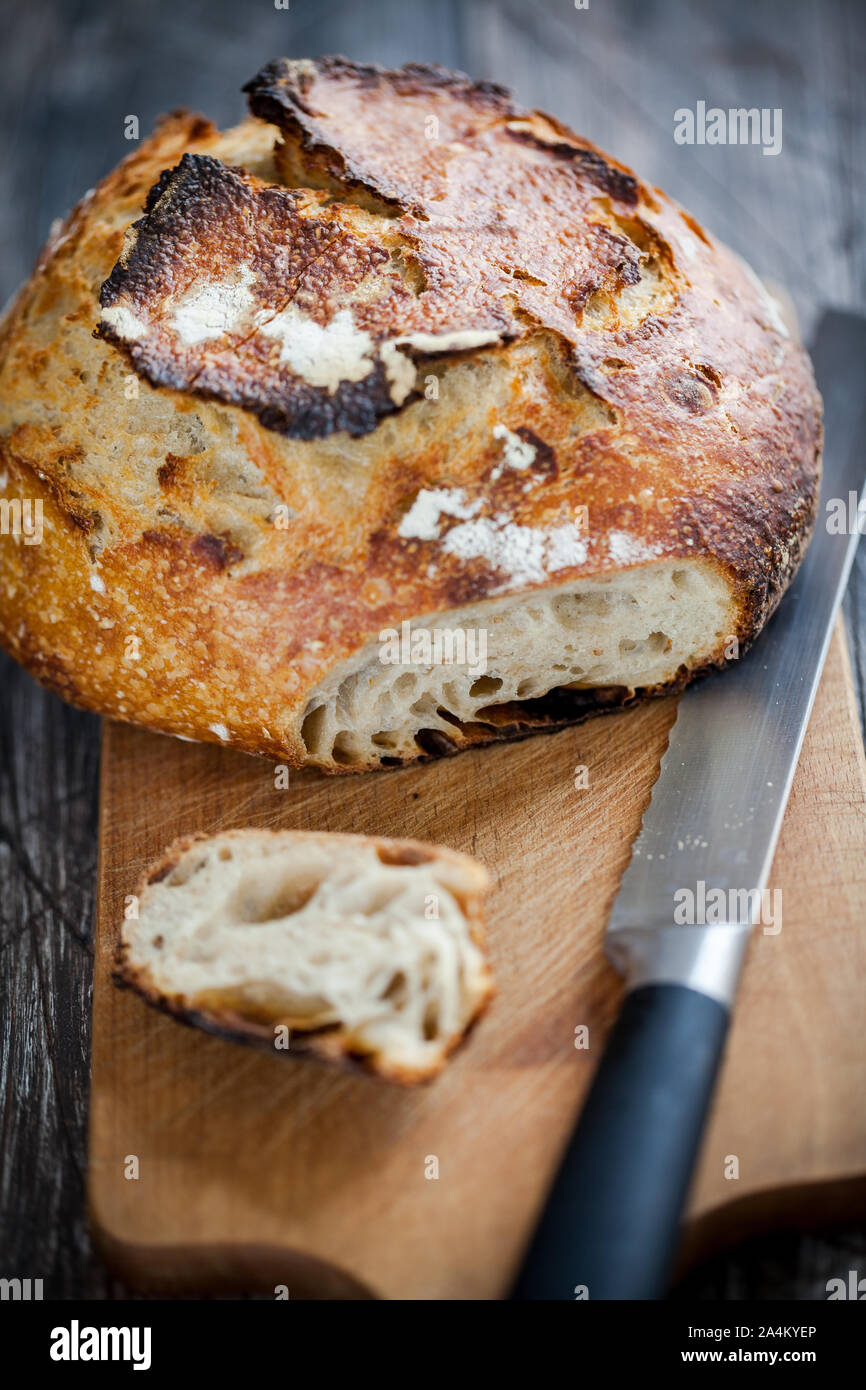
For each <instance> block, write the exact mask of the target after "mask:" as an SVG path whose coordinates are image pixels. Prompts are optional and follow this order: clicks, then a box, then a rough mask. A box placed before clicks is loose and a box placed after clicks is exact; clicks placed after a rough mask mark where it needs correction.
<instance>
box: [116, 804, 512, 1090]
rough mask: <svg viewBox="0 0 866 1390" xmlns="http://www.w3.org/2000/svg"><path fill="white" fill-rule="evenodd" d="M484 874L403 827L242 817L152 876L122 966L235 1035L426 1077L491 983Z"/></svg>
mask: <svg viewBox="0 0 866 1390" xmlns="http://www.w3.org/2000/svg"><path fill="white" fill-rule="evenodd" d="M487 887H488V876H487V873H486V871H485V870H484V869H483V868H482V867H481V865H480V864H478V863H476V862H475V861H474V860H472V859H470V858H468V857H467V856H465V855H462V854H457V853H455V852H453V851H451V850H445V849H440V848H438V847H436V846H432V845H424V844H420V843H418V842H415V841H409V840H377V839H373V838H369V837H367V836H363V835H337V834H327V833H315V832H310V833H306V832H302V831H282V832H268V831H232V832H228V833H225V834H222V835H216V836H213V837H210V838H206V837H198V838H194V839H188V840H182V841H178V842H177V843H176V844H174V845H173V846H171V847H170V848H169V849H168V850H167V851H166V853H165V855H164V856H163V858H162V859H161V860H160V861H159V862H158V863H157V864H155V865H153V866H152V868H151V869H150V871H149V872H148V873H147V874H146V875H145V879H144V882H143V883H142V884H141V885H140V890H139V916H138V917H137V918H136V919H135V920H130V921H125V922H124V923H123V928H122V932H121V937H120V942H119V946H118V953H117V970H116V977H117V979H118V982H119V983H121V984H126V985H129V986H131V987H132V988H133V989H136V990H137V991H138V992H139V993H141V994H142V995H143V996H144V998H145V999H147V1000H148V1002H149V1003H151V1004H154V1005H156V1006H157V1007H160V1008H162V1009H164V1010H165V1011H167V1012H168V1013H170V1014H173V1015H174V1016H175V1017H178V1018H180V1019H181V1020H182V1021H185V1022H187V1023H192V1024H195V1025H197V1026H200V1027H202V1028H204V1029H206V1030H207V1031H210V1032H215V1033H218V1034H219V1035H221V1036H224V1037H226V1038H229V1039H233V1040H236V1041H240V1042H247V1043H251V1044H253V1045H256V1046H259V1047H263V1048H268V1049H273V1050H274V1051H276V1052H277V1053H278V1055H282V1056H286V1057H291V1056H292V1055H293V1054H294V1053H299V1055H302V1056H304V1055H310V1054H312V1055H315V1056H318V1057H320V1058H323V1059H325V1060H329V1061H340V1062H342V1063H344V1064H353V1065H357V1066H361V1067H363V1068H365V1069H367V1070H371V1071H373V1072H375V1073H376V1074H378V1075H380V1076H384V1077H386V1078H388V1079H390V1080H395V1081H405V1082H413V1081H419V1080H425V1079H428V1078H429V1077H431V1076H433V1075H435V1074H436V1072H437V1071H439V1070H440V1068H441V1067H442V1065H443V1063H444V1061H445V1058H446V1057H447V1055H448V1053H449V1052H450V1051H451V1050H452V1049H453V1048H454V1047H455V1046H456V1045H457V1044H458V1043H459V1042H460V1040H461V1039H462V1038H463V1037H464V1035H465V1033H466V1031H467V1029H468V1028H469V1026H470V1024H471V1023H472V1022H473V1020H474V1019H475V1018H476V1017H477V1016H478V1014H479V1012H480V1011H481V1010H482V1009H483V1007H484V1005H485V1004H486V1003H487V1001H488V999H489V997H490V995H491V992H492V981H491V975H490V970H489V967H488V965H487V961H486V957H485V954H484V950H483V929H482V901H483V895H484V893H485V891H486V889H487Z"/></svg>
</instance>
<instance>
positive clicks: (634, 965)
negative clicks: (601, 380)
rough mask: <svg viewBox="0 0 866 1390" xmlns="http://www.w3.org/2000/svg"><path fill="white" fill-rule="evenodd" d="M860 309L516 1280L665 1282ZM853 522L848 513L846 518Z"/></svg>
mask: <svg viewBox="0 0 866 1390" xmlns="http://www.w3.org/2000/svg"><path fill="white" fill-rule="evenodd" d="M864 361H866V319H862V318H860V317H858V316H856V315H852V314H844V313H838V312H830V313H827V314H825V315H824V317H823V318H822V320H821V323H820V325H819V329H818V334H817V337H816V342H815V347H814V350H813V362H814V365H815V373H816V377H817V380H818V385H819V388H820V389H821V392H822V394H823V397H824V413H825V438H824V467H823V478H822V486H821V499H820V505H819V510H818V516H817V520H816V523H815V531H814V534H813V538H812V541H811V544H810V546H809V549H808V551H807V553H806V557H805V559H804V561H803V563H802V565H801V567H800V569H799V571H798V573H797V576H796V578H795V579H794V582H793V583H792V585H791V587H790V589H789V591H788V593H787V594H786V595H785V597H784V599H783V600H782V602H781V604H780V606H779V609H778V611H777V613H776V614H775V615H774V617H773V618H772V619H771V620H770V622H769V623H768V625H767V627H766V628H765V629H764V631H763V632H762V633H761V635H760V636H759V638H758V639H757V641H756V642H755V643H754V645H753V647H752V649H751V651H749V652H748V653H747V654H746V655H745V656H744V657H743V658H742V660H741V661H740V662H739V663H737V664H736V665H734V666H732V667H729V668H728V669H727V670H726V671H724V672H721V673H718V674H715V675H712V676H709V677H707V678H706V679H705V680H703V681H701V682H700V683H699V684H697V685H696V686H694V687H693V688H692V689H690V690H689V691H687V692H686V694H685V695H684V696H683V697H682V699H681V701H680V704H679V708H678V712H677V717H676V720H675V722H674V724H673V727H672V729H671V734H670V739H669V743H668V747H667V750H666V752H665V754H664V756H663V758H662V761H661V766H660V771H659V777H658V780H657V782H656V784H655V786H654V788H653V792H652V798H651V801H650V804H649V807H648V808H647V810H646V812H645V814H644V817H643V821H642V825H641V829H640V833H639V835H638V837H637V839H636V841H635V843H634V846H633V849H632V857H631V861H630V863H629V865H628V868H627V869H626V871H625V873H624V875H623V878H622V883H621V886H620V890H619V893H618V894H617V897H616V900H615V902H614V906H613V910H612V912H611V917H610V922H609V925H608V930H607V936H606V942H605V946H606V951H607V954H608V956H609V958H610V960H611V961H612V963H613V964H614V965H615V966H616V967H617V969H618V970H620V972H621V973H622V974H623V975H624V976H625V978H626V991H627V992H626V997H625V1003H624V1006H623V1009H622V1012H621V1014H620V1017H619V1019H618V1021H617V1023H616V1024H615V1026H614V1029H613V1031H612V1034H611V1037H610V1039H609V1041H608V1045H607V1048H606V1050H605V1053H604V1056H603V1058H602V1061H601V1064H600V1066H599V1068H598V1071H597V1073H596V1076H595V1079H594V1081H593V1085H592V1087H591V1090H590V1093H589V1096H588V1098H587V1101H586V1104H585V1105H584V1108H583V1111H582V1114H581V1117H580V1120H579V1123H578V1126H577V1129H576V1131H575V1133H574V1134H573V1136H572V1138H571V1140H570V1142H569V1144H568V1145H567V1146H566V1150H565V1155H564V1157H563V1160H562V1162H561V1165H560V1167H559V1170H558V1173H557V1176H556V1179H555V1181H554V1184H553V1187H552V1189H551V1192H550V1195H549V1198H548V1201H547V1204H546V1207H545V1210H544V1213H543V1215H542V1218H541V1221H540V1224H539V1226H538V1229H537V1231H536V1233H535V1236H534V1238H533V1240H532V1242H531V1244H530V1247H529V1250H528V1253H527V1255H526V1258H525V1261H524V1264H523V1267H522V1269H521V1272H520V1275H519V1278H518V1281H517V1284H516V1285H515V1288H514V1291H513V1293H512V1298H514V1299H518V1300H526V1299H554V1300H561V1299H573V1298H583V1297H588V1298H603V1299H604V1298H623V1299H640V1298H660V1297H662V1296H663V1295H664V1292H665V1289H666V1287H667V1281H668V1279H669V1275H670V1270H671V1266H672V1263H673V1258H674V1255H675V1251H676V1243H677V1237H678V1229H679V1222H680V1218H681V1214H682V1209H683V1206H684V1204H685V1200H686V1196H687V1194H688V1187H689V1183H690V1180H691V1175H692V1171H693V1168H694V1163H695V1160H696V1158H697V1154H698V1149H699V1145H700V1138H701V1134H702V1131H703V1127H704V1122H705V1119H706V1115H707V1112H708V1109H709V1104H710V1100H711V1098H712V1092H713V1088H714V1084H715V1079H716V1076H717V1073H718V1069H719V1064H720V1062H721V1058H722V1054H723V1050H724V1042H725V1037H726V1034H727V1029H728V1023H729V1019H730V1010H731V1006H732V1004H733V1000H734V995H735V992H736V986H737V981H738V978H739V974H740V970H741V967H742V962H743V958H744V955H745V950H746V946H747V943H748V939H749V936H750V933H751V931H752V929H753V928H755V927H756V926H757V925H758V924H760V925H761V928H762V929H763V930H765V931H770V932H772V933H773V934H776V933H777V932H778V930H779V929H780V928H781V925H782V923H781V919H780V904H779V903H778V900H777V898H776V896H774V897H772V898H771V897H770V896H769V893H768V890H767V882H768V879H769V875H770V869H771V866H772V862H773V855H774V853H775V849H776V843H777V841H778V837H779V831H780V829H781V824H782V818H783V816H784V812H785V806H786V804H787V800H788V794H789V792H790V789H791V784H792V782H793V778H794V773H795V771H796V766H797V759H798V757H799V754H800V749H801V747H802V743H803V738H804V737H805V732H806V728H807V725H808V722H809V715H810V713H811V710H812V705H813V703H814V699H815V693H816V691H817V688H818V683H819V680H820V677H821V672H822V669H823V666H824V660H825V658H826V655H827V649H828V647H829V643H830V638H831V635H832V630H833V623H834V619H835V616H836V613H837V611H838V608H839V604H840V602H841V599H842V595H843V593H844V590H845V586H846V584H847V580H848V576H849V573H850V570H851V565H852V563H853V560H854V553H855V549H856V546H857V541H858V539H859V534H860V528H861V526H862V527H863V529H866V514H864V509H863V507H862V506H861V505H860V498H861V491H862V487H863V478H864V451H863V439H864V436H866V429H864V427H866V392H864V389H863V387H864V380H863V378H864V369H863V363H864ZM843 525H844V528H845V529H842V528H843Z"/></svg>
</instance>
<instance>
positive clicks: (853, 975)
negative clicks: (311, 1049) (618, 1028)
mask: <svg viewBox="0 0 866 1390" xmlns="http://www.w3.org/2000/svg"><path fill="white" fill-rule="evenodd" d="M674 713H675V701H673V700H665V701H659V702H654V703H650V704H648V705H646V706H644V707H643V708H641V709H639V710H635V711H632V712H629V713H625V714H619V715H614V716H608V717H605V718H599V719H595V720H593V721H592V722H590V723H588V724H585V725H583V726H581V727H579V728H576V729H571V730H567V731H565V732H562V733H559V734H556V735H553V736H548V737H539V738H533V739H530V740H527V741H526V742H523V743H520V744H516V745H511V746H499V747H494V748H490V749H486V750H483V751H479V752H476V753H468V754H462V755H461V756H459V757H456V758H453V759H449V760H446V761H442V762H439V763H437V764H433V765H430V766H426V767H417V768H409V769H406V770H403V771H399V772H388V773H378V774H374V775H370V776H367V777H352V778H339V779H333V778H324V777H321V776H319V775H317V774H313V773H292V774H291V777H290V779H289V781H290V784H289V787H288V789H283V790H278V789H277V788H276V786H275V777H274V768H273V766H272V765H271V764H270V763H267V762H265V761H260V760H258V759H252V758H247V757H244V756H242V755H239V754H233V753H231V752H229V751H226V750H223V749H220V748H216V747H210V746H201V745H195V744H186V743H180V742H177V741H176V740H174V739H170V738H162V737H159V736H157V735H150V734H146V733H143V732H141V731H139V730H135V729H132V728H128V727H126V726H123V725H119V724H107V725H106V727H105V736H104V744H103V765H102V810H101V851H100V869H99V876H100V881H99V918H98V925H97V949H96V978H95V994H94V1021H93V1080H92V1097H91V1122H90V1174H89V1186H90V1208H91V1215H92V1222H93V1227H94V1233H95V1236H96V1239H97V1242H98V1245H99V1247H100V1249H101V1251H102V1252H103V1254H104V1256H105V1258H106V1259H107V1260H108V1262H109V1263H110V1265H111V1266H112V1267H113V1268H114V1269H115V1270H116V1271H117V1272H118V1274H119V1275H120V1276H121V1277H122V1278H123V1279H125V1280H126V1281H127V1282H128V1283H130V1284H132V1285H133V1286H135V1287H138V1288H142V1289H149V1290H161V1291H165V1292H176V1293H181V1292H187V1293H196V1292H197V1293H203V1292H208V1291H217V1290H254V1289H266V1290H270V1291H273V1290H274V1289H275V1288H276V1287H277V1286H286V1287H287V1288H288V1290H289V1293H290V1296H292V1297H304V1296H315V1297H345V1296H362V1297H363V1296H381V1297H386V1298H407V1299H416V1298H420V1299H443V1298H444V1299H448V1298H461V1299H462V1298H467V1299H491V1298H497V1297H501V1296H502V1295H503V1294H504V1292H505V1291H506V1290H507V1288H508V1285H509V1282H510V1278H511V1275H512V1272H513V1270H514V1267H515V1264H516V1262H517V1260H518V1258H519V1254H520V1251H521V1249H522V1247H523V1245H524V1242H525V1240H526V1239H527V1238H528V1235H529V1231H530V1228H531V1226H532V1223H533V1220H534V1218H535V1216H536V1214H537V1212H538V1208H539V1204H540V1202H541V1199H542V1194H543V1192H544V1190H545V1188H546V1185H547V1183H548V1181H549V1179H550V1177H551V1174H552V1171H553V1169H554V1166H555V1163H556V1160H557V1155H558V1154H559V1152H560V1149H561V1147H562V1145H563V1143H564V1141H565V1139H566V1136H567V1134H568V1132H569V1130H570V1129H571V1126H572V1123H573V1121H574V1117H575V1114H576V1112H577V1109H578V1107H579V1105H580V1102H581V1097H582V1096H583V1095H584V1093H585V1091H586V1087H587V1084H588V1082H589V1080H590V1077H591V1074H592V1071H593V1068H594V1066H595V1064H596V1062H597V1060H598V1058H599V1056H600V1053H601V1050H602V1046H603V1042H604V1037H605V1032H606V1029H607V1028H608V1026H609V1024H610V1022H611V1019H612V1017H613V1015H614V1012H615V1010H616V1007H617V1002H618V998H619V982H618V979H617V977H616V976H615V974H614V973H613V971H612V970H611V969H610V968H609V967H608V966H607V965H606V963H605V960H604V957H603V955H602V949H601V941H602V935H603V930H604V925H605V921H606V916H607V913H608V910H609V908H610V905H611V902H612V899H613V897H614V894H615V892H616V887H617V883H618V879H619V875H620V874H621V872H622V869H623V868H624V866H625V864H626V862H627V860H628V856H629V849H630V845H631V842H632V839H633V837H634V836H635V834H636V832H637V830H638V827H639V822H640V817H641V814H642V812H643V809H644V807H645V805H646V803H647V801H648V799H649V794H650V789H651V786H652V783H653V781H654V779H655V777H656V775H657V771H658V764H659V758H660V756H661V754H662V751H663V749H664V747H665V744H666V740H667V734H668V729H669V727H670V724H671V722H672V720H673V717H674ZM580 767H585V768H586V769H587V772H588V780H589V786H588V787H586V788H583V789H581V788H580V787H579V786H576V785H575V782H576V781H577V782H578V783H579V782H580V780H581V778H580V776H579V774H576V769H578V768H580ZM864 808H866V765H864V757H863V747H862V743H861V740H860V734H859V728H858V724H857V718H856V712H855V706H854V700H853V692H852V685H851V678H850V670H849V667H848V661H847V653H846V649H845V645H844V638H843V636H842V634H841V631H837V633H836V635H835V638H834V641H833V645H832V649H831V652H830V657H829V660H828V663H827V668H826V671H825V674H824V679H823V683H822V685H821V690H820V693H819V696H818V701H817V705H816V708H815V711H814V714H813V718H812V722H811V725H810V728H809V732H808V736H807V739H806V743H805V748H804V751H803V755H802V759H801V762H800V766H799V769H798V772H797V777H796V781H795V783H794V789H793V792H792V795H791V800H790V804H789V806H788V811H787V815H786V818H785V824H784V829H783V831H782V839H781V843H780V846H779V850H778V853H777V855H776V860H775V864H774V867H773V878H772V885H773V886H774V887H778V888H781V890H782V902H783V926H782V930H781V932H780V933H779V934H778V935H762V934H757V935H756V936H755V938H754V941H753V944H752V948H751V952H750V957H749V960H748V963H747V967H746V971H745V977H744V981H743V986H742V991H741V995H740V999H739V1003H738V1007H737V1012H736V1018H735V1023H734V1028H733V1032H732V1035H731V1040H730V1046H729V1050H728V1056H727V1060H726V1063H725V1068H724V1073H723V1078H722V1083H721V1087H720V1090H719V1093H718V1097H717V1101H716V1105H715V1109H714V1113H713V1118H712V1121H711V1123H710V1126H709V1129H708V1132H707V1136H706V1141H705V1145H704V1149H703V1154H702V1159H701V1163H700V1168H699V1173H698V1176H697V1179H696V1183H695V1187H694V1192H693V1198H692V1202H691V1209H690V1216H689V1222H688V1227H687V1232H686V1239H685V1244H684V1258H686V1259H693V1258H695V1257H696V1256H698V1255H700V1254H702V1253H704V1252H706V1251H707V1250H709V1249H710V1248H713V1247H714V1246H716V1245H717V1244H718V1241H719V1239H720V1237H722V1238H739V1237H740V1236H742V1235H744V1234H746V1233H748V1232H750V1231H754V1230H756V1229H758V1228H759V1227H760V1226H762V1225H764V1226H765V1225H766V1223H768V1222H774V1223H775V1222H781V1221H784V1220H786V1219H788V1218H791V1217H793V1219H794V1220H795V1221H796V1222H797V1224H798V1225H803V1224H805V1223H806V1222H807V1221H809V1220H814V1221H826V1220H828V1219H832V1218H833V1217H834V1216H836V1215H838V1216H840V1217H841V1216H843V1215H844V1216H852V1215H854V1214H855V1212H859V1211H863V1210H866V1084H864V1079H866V1045H864V1025H863V1005H862V999H863V981H864V979H866V814H864ZM247 825H260V826H272V827H281V828H303V829H328V830H343V831H368V832H376V833H378V834H389V835H404V836H415V837H418V838H419V839H429V840H437V841H440V842H442V843H443V844H446V845H452V846H453V847H454V848H455V849H461V850H466V851H468V852H470V853H472V854H475V855H477V856H478V858H479V859H481V860H482V861H483V862H484V863H485V864H486V865H487V866H488V867H489V868H490V870H491V871H492V874H493V879H494V884H495V887H494V891H493V893H492V896H491V900H490V911H489V924H490V946H491V952H492V957H493V963H494V968H495V971H496V978H497V984H498V997H497V998H496V1000H495V1001H494V1004H493V1006H492V1008H491V1010H490V1011H489V1013H488V1014H487V1016H486V1017H485V1018H484V1019H483V1020H482V1021H481V1023H480V1025H479V1026H478V1028H477V1029H476V1031H475V1032H474V1034H473V1036H472V1037H471V1039H470V1041H469V1043H468V1044H467V1046H466V1047H465V1048H464V1049H463V1050H462V1051H461V1052H460V1053H459V1054H458V1055H457V1056H456V1058H455V1059H454V1060H453V1062H452V1063H451V1065H450V1066H449V1068H448V1069H447V1071H446V1072H445V1074H444V1075H443V1076H442V1077H440V1078H439V1079H438V1080H437V1081H436V1082H434V1083H433V1084H432V1085H431V1086H428V1087H424V1088H421V1089H416V1090H414V1091H406V1090H402V1089H398V1088H391V1087H389V1086H387V1085H383V1084H382V1083H379V1082H376V1081H373V1080H371V1079H369V1078H367V1077H363V1076H353V1077H349V1076H344V1075H340V1074H338V1073H335V1072H331V1071H329V1070H327V1069H325V1068H324V1067H321V1066H318V1065H316V1064H314V1063H310V1062H302V1061H293V1060H291V1059H290V1058H286V1057H283V1056H273V1057H271V1056H268V1055H264V1054H261V1053H256V1052H253V1051H250V1050H247V1049H245V1048H242V1047H238V1046H233V1045H232V1044H229V1043H226V1042H222V1041H220V1040H218V1039H216V1038H212V1037H207V1036H205V1035H203V1034H200V1033H197V1032H195V1031H193V1030H191V1029H187V1028H184V1027H181V1026H180V1025H178V1024H176V1023H174V1022H172V1021H171V1020H170V1019H168V1018H165V1017H163V1016H162V1015H160V1014H158V1013H156V1012H155V1011H154V1010H152V1009H149V1008H148V1007H147V1006H146V1005H145V1004H144V1003H142V1001H141V1000H139V999H138V998H137V997H136V996H134V995H132V994H129V993H126V992H121V991H119V990H116V989H115V988H114V987H113V986H112V984H111V980H110V967H111V958H112V953H113V950H114V944H115V935H116V926H117V923H118V922H119V920H120V918H121V915H122V909H123V900H124V896H125V895H126V894H128V893H131V892H132V891H133V890H134V887H135V884H136V880H137V878H138V876H139V874H140V872H141V870H142V869H143V868H144V866H145V865H146V864H147V863H148V862H149V861H150V860H151V859H153V858H154V857H155V856H156V855H157V854H158V853H159V852H160V851H161V850H162V849H163V848H164V847H165V845H166V844H167V843H168V842H169V841H170V840H171V839H172V838H173V837H174V836H175V835H177V834H180V833H181V832H188V831H191V830H206V831H214V830H219V829H226V828H229V827H237V826H247ZM581 1025H586V1026H587V1027H588V1029H589V1048H588V1050H580V1049H577V1048H576V1047H575V1045H574V1044H575V1030H576V1029H577V1028H579V1027H580V1026H581ZM730 1156H734V1157H735V1158H736V1159H737V1161H738V1167H739V1176H738V1177H726V1176H725V1173H726V1169H727V1171H728V1172H730V1171H731V1169H732V1167H733V1165H732V1164H731V1160H730ZM133 1159H135V1160H137V1163H133V1162H132V1160H133ZM434 1159H435V1160H436V1163H435V1164H434V1162H433V1160H434ZM437 1167H438V1176H430V1174H432V1173H433V1172H434V1171H435V1170H436V1168H437ZM136 1171H137V1177H136V1176H131V1175H133V1174H135V1173H136Z"/></svg>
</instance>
